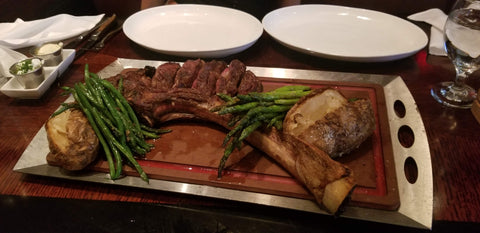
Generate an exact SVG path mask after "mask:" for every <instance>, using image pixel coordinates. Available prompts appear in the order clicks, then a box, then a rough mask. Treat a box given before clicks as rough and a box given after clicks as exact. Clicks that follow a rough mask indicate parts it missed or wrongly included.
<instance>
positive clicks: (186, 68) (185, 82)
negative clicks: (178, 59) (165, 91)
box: [173, 59, 205, 88]
mask: <svg viewBox="0 0 480 233" xmlns="http://www.w3.org/2000/svg"><path fill="white" fill-rule="evenodd" d="M204 64H205V62H204V61H203V60H201V59H197V60H187V61H186V62H185V63H183V65H182V67H181V68H180V69H179V70H178V71H177V75H176V76H175V84H173V88H190V87H192V84H193V81H195V78H197V76H198V72H199V71H200V69H201V68H202V67H203V65H204Z"/></svg>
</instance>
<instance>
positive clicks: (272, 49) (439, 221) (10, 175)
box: [0, 25, 480, 232]
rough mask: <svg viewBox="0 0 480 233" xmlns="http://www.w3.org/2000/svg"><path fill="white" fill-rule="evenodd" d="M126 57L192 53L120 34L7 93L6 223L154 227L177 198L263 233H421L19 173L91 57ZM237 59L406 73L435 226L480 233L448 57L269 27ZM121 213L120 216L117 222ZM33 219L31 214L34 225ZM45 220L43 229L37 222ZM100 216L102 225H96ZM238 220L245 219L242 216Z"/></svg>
mask: <svg viewBox="0 0 480 233" xmlns="http://www.w3.org/2000/svg"><path fill="white" fill-rule="evenodd" d="M421 26H422V27H423V26H424V25H421ZM425 29H426V28H425ZM117 57H123V58H135V59H151V60H163V61H178V62H181V61H184V60H185V58H178V57H171V56H166V55H161V54H157V53H154V52H151V51H148V50H146V49H144V48H142V47H140V46H138V45H136V44H134V43H133V42H132V41H130V40H129V39H128V38H127V37H126V36H125V35H124V34H123V33H122V32H120V33H118V34H117V35H116V36H115V37H113V38H112V39H111V40H110V41H109V42H108V43H107V45H106V47H105V48H104V49H103V50H101V51H100V52H98V53H97V52H87V53H86V54H84V55H83V56H82V57H80V58H79V59H78V60H76V61H75V62H74V63H73V64H72V65H71V66H70V68H69V69H68V70H67V71H66V72H65V73H64V74H63V75H62V76H61V77H60V78H59V79H58V80H57V81H56V82H55V83H54V84H53V85H52V87H51V88H50V89H49V90H48V91H47V92H46V93H45V95H44V96H43V97H42V98H41V99H39V100H19V99H13V98H10V97H7V96H5V95H3V94H0V109H1V112H2V114H0V132H1V135H0V161H1V163H0V180H1V184H0V194H1V196H0V197H1V198H0V201H1V202H0V215H2V217H1V218H0V231H2V226H3V229H7V231H16V230H14V229H17V230H19V229H20V230H21V229H27V230H25V231H29V230H28V229H30V230H31V229H35V230H38V229H42V228H41V227H46V226H49V227H48V228H47V229H46V230H45V231H48V232H60V231H64V230H67V231H68V229H70V230H71V229H77V230H78V229H79V228H73V226H76V227H78V226H84V227H83V228H80V229H83V230H85V231H89V232H103V231H110V230H111V229H112V228H102V227H99V226H100V225H101V224H106V225H109V224H110V225H109V226H110V227H112V226H113V227H122V228H119V229H118V230H120V229H123V230H127V229H128V230H132V231H140V232H148V231H146V229H155V227H159V224H158V222H156V221H157V220H158V219H156V218H155V217H154V215H153V213H156V214H159V215H162V214H165V212H162V211H164V209H166V208H167V207H165V206H163V205H161V204H168V206H170V207H172V205H173V207H174V208H177V207H179V208H190V207H192V208H200V209H201V211H207V212H208V213H210V212H209V211H217V212H212V213H210V215H209V216H212V217H215V216H219V218H226V217H225V216H227V215H228V216H229V214H233V216H234V217H238V218H239V219H240V220H237V221H236V224H244V223H245V224H251V223H246V222H244V221H247V220H246V219H250V218H249V217H252V216H253V217H254V218H252V219H250V221H254V223H255V224H258V225H257V229H259V232H260V231H262V229H263V231H264V232H265V229H267V228H266V226H267V225H268V224H272V225H268V226H269V227H270V226H274V227H277V228H276V229H277V231H276V232H292V231H293V229H295V230H298V231H299V232H300V231H303V232H308V231H309V230H311V229H317V230H318V231H321V232H330V231H336V232H343V231H348V229H351V227H352V228H356V229H359V230H360V229H361V230H360V231H362V230H365V231H367V230H368V231H375V232H380V231H383V232H385V231H390V232H392V231H393V232H410V231H411V232H419V231H420V230H418V229H410V228H404V227H398V226H391V225H386V224H379V223H370V222H364V221H357V220H348V219H333V218H331V217H330V216H319V215H314V214H307V213H298V212H293V213H292V212H290V211H287V210H278V209H274V208H268V207H258V206H252V205H243V204H241V203H235V202H229V201H219V200H212V199H209V198H198V197H191V196H188V195H179V194H172V193H166V192H161V191H151V190H143V189H137V188H127V187H117V186H111V185H102V184H96V183H87V182H78V181H70V180H62V179H55V178H50V177H40V176H32V175H25V174H22V173H17V172H13V171H12V169H13V167H14V165H15V163H16V162H17V160H18V159H19V157H20V156H21V154H22V153H23V151H24V150H25V148H26V147H27V145H28V144H29V143H30V141H31V140H32V138H33V137H34V135H35V134H36V133H37V131H38V130H39V129H40V127H42V125H43V124H44V123H45V121H46V120H47V119H48V117H49V116H50V114H51V113H52V112H53V111H54V110H55V109H56V108H57V107H58V106H59V104H60V103H62V102H63V101H64V100H65V99H66V97H64V96H61V95H60V93H61V92H62V91H61V89H60V87H61V86H72V84H74V83H75V82H78V81H81V80H82V79H83V69H84V66H85V64H87V63H88V64H89V66H90V69H91V70H92V71H93V72H97V71H99V70H101V69H102V68H104V67H105V66H106V65H108V64H109V63H111V62H112V61H114V60H115V59H116V58H117ZM233 58H237V59H240V60H241V61H243V62H244V63H246V64H247V65H248V66H263V67H282V68H296V69H312V70H325V71H340V72H353V73H371V74H388V75H399V76H401V77H402V78H403V80H404V81H405V83H406V85H407V86H408V88H409V89H410V92H411V93H412V95H413V97H414V99H415V101H416V103H417V105H418V108H419V111H420V113H421V116H422V118H423V123H424V125H425V128H426V132H427V135H428V141H429V146H430V152H431V160H432V167H433V182H434V183H433V185H434V186H433V187H434V190H433V192H434V198H433V201H434V203H433V218H434V219H433V231H434V232H449V231H450V230H456V231H461V230H465V231H474V230H476V231H477V232H478V231H479V230H480V211H479V210H480V176H479V171H480V157H479V155H480V140H479V139H480V124H479V123H478V122H477V121H476V120H475V118H474V117H473V115H472V114H471V112H470V110H458V109H450V108H446V107H444V106H442V105H440V104H438V103H437V102H435V101H434V99H433V98H432V97H431V96H430V88H431V86H432V85H433V84H434V83H436V82H439V81H446V80H451V79H452V78H453V76H454V69H453V66H452V65H451V63H450V62H449V60H448V59H447V58H445V57H433V56H429V55H427V51H426V50H422V51H420V52H419V53H417V54H415V55H414V56H412V57H409V58H406V59H402V60H399V61H393V62H386V63H371V64H369V63H367V64H365V63H349V62H340V61H332V60H326V59H321V58H316V57H312V56H309V55H304V54H300V53H297V52H294V51H292V50H289V49H287V48H285V47H283V46H281V45H280V44H278V43H276V42H274V41H273V40H272V39H271V38H270V37H269V36H268V35H265V34H264V35H263V36H262V37H261V38H260V40H259V41H258V42H257V43H256V44H255V45H254V46H253V47H251V48H250V49H248V50H246V51H244V52H242V53H240V54H237V55H234V56H232V57H228V58H225V60H231V59H233ZM478 78H479V75H478V73H477V74H476V75H475V78H474V79H475V80H474V81H473V83H472V84H473V85H474V87H475V88H480V82H479V80H478ZM19 208H20V209H19ZM22 208H24V209H22ZM205 208H206V209H207V210H205ZM147 210H148V211H147ZM115 211H118V213H116V214H117V216H114V214H115V213H114V212H115ZM62 213H65V214H62ZM224 213H225V214H224ZM69 215H70V216H69ZM228 216H227V217H228ZM56 218H58V219H59V220H58V221H57V223H56V224H55V225H56V226H50V225H47V222H48V221H54V219H56ZM115 218H117V220H118V221H117V222H116V223H115V222H114V221H115V220H114V219H115ZM185 218H187V217H185ZM232 218H233V217H232ZM25 219H28V220H29V221H30V222H31V224H32V225H30V226H29V225H28V222H25ZM70 220H72V221H70ZM55 221H56V220H55ZM60 221H70V223H60ZM185 221H187V220H185ZM226 221H227V220H226ZM73 222H76V223H77V224H74V223H73ZM23 224H27V225H23ZM35 224H37V225H38V226H40V228H33V227H34V226H35ZM97 224H98V226H97V227H94V226H96V225H97ZM232 224H234V225H235V223H232ZM14 225H16V227H15V228H13V226H14ZM180 225H181V224H180ZM19 226H20V227H19ZM22 226H23V227H22ZM10 227H11V228H10ZM70 227H72V228H70ZM12 229H13V230H12ZM107 229H110V230H107ZM157 229H158V228H157ZM238 229H240V228H238ZM83 230H81V231H83ZM250 230H251V229H250ZM283 230H284V231H283ZM113 231H114V230H112V231H111V232H113Z"/></svg>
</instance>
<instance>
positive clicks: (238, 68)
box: [216, 59, 246, 96]
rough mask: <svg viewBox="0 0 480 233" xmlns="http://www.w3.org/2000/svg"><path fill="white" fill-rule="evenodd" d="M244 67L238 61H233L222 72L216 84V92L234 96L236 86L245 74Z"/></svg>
mask: <svg viewBox="0 0 480 233" xmlns="http://www.w3.org/2000/svg"><path fill="white" fill-rule="evenodd" d="M245 70H246V66H245V64H243V63H242V62H241V61H239V60H236V59H235V60H233V61H231V62H230V64H229V65H228V67H227V68H226V69H225V70H223V72H222V74H221V75H220V78H219V79H218V80H217V83H216V92H217V93H223V94H229V95H231V96H234V95H236V94H237V90H238V84H239V83H240V80H241V79H242V77H243V74H245Z"/></svg>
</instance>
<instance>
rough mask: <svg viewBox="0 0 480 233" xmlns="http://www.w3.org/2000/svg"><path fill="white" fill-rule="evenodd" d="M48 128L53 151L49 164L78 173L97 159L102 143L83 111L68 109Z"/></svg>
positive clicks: (51, 119)
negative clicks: (100, 143)
mask: <svg viewBox="0 0 480 233" xmlns="http://www.w3.org/2000/svg"><path fill="white" fill-rule="evenodd" d="M45 129H46V132H47V139H48V146H49V149H50V153H49V154H48V155H47V163H48V164H50V165H54V166H60V167H62V168H64V169H66V170H71V171H76V170H81V169H83V168H85V167H87V166H88V165H89V164H90V163H92V162H93V161H94V160H95V159H96V158H97V155H98V150H99V141H98V138H97V136H96V134H95V131H94V130H93V129H92V127H91V125H90V123H89V122H88V119H87V118H86V116H85V115H84V114H83V112H82V111H80V110H77V109H68V110H66V111H64V112H62V113H60V114H58V115H56V116H54V117H51V118H50V119H49V120H48V121H47V123H46V124H45Z"/></svg>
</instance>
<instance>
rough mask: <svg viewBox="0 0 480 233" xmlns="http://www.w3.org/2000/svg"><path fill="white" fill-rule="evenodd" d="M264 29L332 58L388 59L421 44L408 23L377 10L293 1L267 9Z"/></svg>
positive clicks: (300, 48)
mask: <svg viewBox="0 0 480 233" xmlns="http://www.w3.org/2000/svg"><path fill="white" fill-rule="evenodd" d="M262 23H263V26H264V29H265V31H266V32H267V33H268V34H270V35H271V36H272V37H273V38H274V39H276V40H277V41H279V42H280V43H282V44H283V45H285V46H287V47H289V48H292V49H294V50H297V51H300V52H303V53H308V54H312V55H314V56H318V57H324V58H329V59H335V60H344V61H355V62H381V61H392V60H397V59H401V58H405V57H408V56H410V55H412V54H415V53H416V52H418V51H419V50H420V49H422V48H423V47H425V45H426V44H427V42H428V38H427V35H426V34H425V32H423V31H422V30H421V29H420V28H419V27H417V26H416V25H414V24H413V23H411V22H408V21H406V20H403V19H401V18H398V17H396V16H393V15H389V14H385V13H382V12H378V11H372V10H366V9H359V8H351V7H342V6H334V5H316V4H312V5H296V6H291V7H285V8H280V9H277V10H274V11H272V12H270V13H268V14H267V15H266V16H265V17H264V18H263V20H262Z"/></svg>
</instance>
